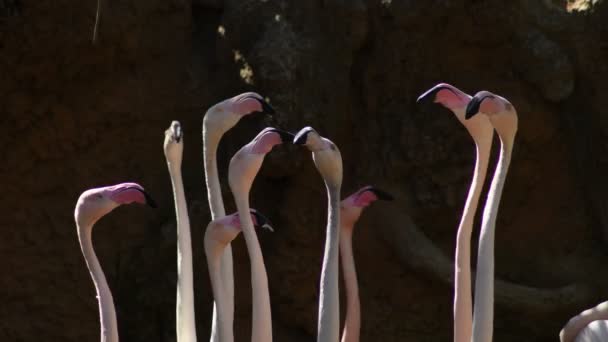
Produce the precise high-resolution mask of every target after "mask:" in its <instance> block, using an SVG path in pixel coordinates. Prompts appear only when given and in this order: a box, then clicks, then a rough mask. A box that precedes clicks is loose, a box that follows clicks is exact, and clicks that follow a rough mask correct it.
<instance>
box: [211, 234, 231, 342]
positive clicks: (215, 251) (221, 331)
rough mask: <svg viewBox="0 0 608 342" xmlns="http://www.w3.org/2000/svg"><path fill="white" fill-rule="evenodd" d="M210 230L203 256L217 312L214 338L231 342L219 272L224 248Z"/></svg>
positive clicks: (224, 292) (223, 341) (224, 296)
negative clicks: (214, 238)
mask: <svg viewBox="0 0 608 342" xmlns="http://www.w3.org/2000/svg"><path fill="white" fill-rule="evenodd" d="M210 234H211V228H210V227H207V231H206V232H205V255H206V257H207V267H208V269H209V279H210V280H211V290H212V291H213V299H214V301H215V308H216V312H217V324H218V327H217V330H216V333H215V336H216V337H217V338H218V340H220V341H222V342H233V341H234V332H233V330H232V326H231V325H230V322H229V321H227V317H226V314H227V308H226V291H225V289H224V288H223V287H222V278H221V272H220V260H221V256H222V254H223V251H224V248H223V246H221V244H219V243H217V242H216V241H214V240H213V239H212V238H211V236H210Z"/></svg>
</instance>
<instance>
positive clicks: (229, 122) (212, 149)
mask: <svg viewBox="0 0 608 342" xmlns="http://www.w3.org/2000/svg"><path fill="white" fill-rule="evenodd" d="M254 112H262V113H268V114H273V113H274V110H273V109H272V107H271V106H270V105H269V104H268V103H267V102H266V101H264V99H263V98H262V96H260V95H259V94H257V93H252V92H248V93H243V94H240V95H237V96H235V97H232V98H230V99H227V100H224V101H222V102H219V103H217V104H215V105H213V106H212V107H211V108H209V109H208V110H207V113H205V117H204V118H203V153H204V155H205V158H204V163H205V183H206V185H207V198H208V200H209V209H210V211H211V219H212V220H214V219H217V218H220V217H223V216H225V215H226V211H225V209H224V201H223V199H222V189H221V186H220V179H219V176H218V171H217V148H218V145H219V143H220V140H221V139H222V136H223V135H224V133H226V132H227V131H228V130H230V129H231V128H232V127H234V126H235V125H236V124H237V123H238V122H239V120H240V119H241V118H242V117H243V116H245V115H249V114H251V113H254ZM220 271H221V273H222V283H223V285H222V287H223V288H224V289H225V290H226V301H227V303H226V310H227V311H226V322H225V324H227V325H229V326H230V327H231V328H230V330H232V324H233V321H234V274H233V266H232V247H231V246H230V244H228V246H226V248H225V249H224V254H223V255H222V257H221V261H220ZM217 329H218V327H217V313H216V308H215V303H213V318H212V322H211V336H210V341H211V342H219V339H218V336H217Z"/></svg>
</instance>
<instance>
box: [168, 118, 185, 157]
mask: <svg viewBox="0 0 608 342" xmlns="http://www.w3.org/2000/svg"><path fill="white" fill-rule="evenodd" d="M183 137H184V133H183V131H182V126H181V125H180V123H179V121H173V122H171V126H169V128H168V129H167V130H166V131H165V142H164V144H163V149H164V151H165V157H166V158H167V161H168V162H169V163H171V164H176V165H181V164H182V154H183V152H184V144H183Z"/></svg>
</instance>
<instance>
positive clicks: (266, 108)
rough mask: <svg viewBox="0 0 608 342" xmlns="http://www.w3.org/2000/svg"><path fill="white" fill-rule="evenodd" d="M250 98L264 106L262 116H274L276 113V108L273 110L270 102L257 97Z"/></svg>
mask: <svg viewBox="0 0 608 342" xmlns="http://www.w3.org/2000/svg"><path fill="white" fill-rule="evenodd" d="M248 98H251V99H254V100H256V101H258V102H259V103H260V105H261V106H262V112H261V113H262V114H268V115H273V114H275V113H276V112H275V110H274V108H272V106H271V105H270V104H269V103H268V102H266V101H265V100H264V99H261V98H259V97H256V96H248Z"/></svg>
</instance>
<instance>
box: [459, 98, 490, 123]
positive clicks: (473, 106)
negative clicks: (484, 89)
mask: <svg viewBox="0 0 608 342" xmlns="http://www.w3.org/2000/svg"><path fill="white" fill-rule="evenodd" d="M488 97H491V95H487V94H477V95H475V96H473V98H472V99H471V101H470V102H469V104H468V105H467V109H466V110H465V112H464V118H465V119H467V120H468V119H470V118H472V117H473V116H475V114H477V113H479V107H480V106H481V103H482V102H483V100H485V99H487V98H488Z"/></svg>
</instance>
